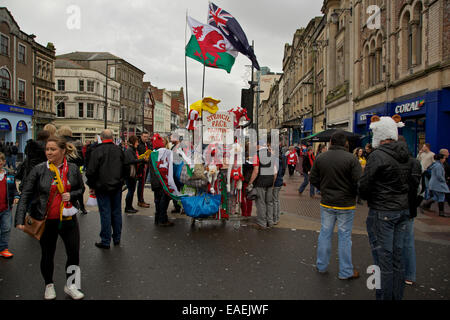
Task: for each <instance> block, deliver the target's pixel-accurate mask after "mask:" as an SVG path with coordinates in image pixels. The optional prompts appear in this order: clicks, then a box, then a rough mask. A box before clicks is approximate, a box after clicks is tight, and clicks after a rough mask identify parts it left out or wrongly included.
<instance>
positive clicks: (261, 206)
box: [247, 137, 277, 230]
mask: <svg viewBox="0 0 450 320" xmlns="http://www.w3.org/2000/svg"><path fill="white" fill-rule="evenodd" d="M269 138H270V137H269ZM252 162H253V163H252V164H253V172H252V176H251V178H250V181H249V185H248V187H247V190H248V191H249V192H251V191H252V189H253V188H255V189H256V194H257V198H256V213H257V218H256V225H255V227H256V228H257V229H258V230H266V229H267V228H272V227H273V225H274V221H273V186H274V184H275V179H276V173H277V172H276V166H275V157H273V156H272V153H271V150H270V140H269V139H268V141H267V145H264V144H262V143H261V142H260V144H259V145H258V151H257V154H256V155H254V157H253V160H252Z"/></svg>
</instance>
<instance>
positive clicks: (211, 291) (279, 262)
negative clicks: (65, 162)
mask: <svg viewBox="0 0 450 320" xmlns="http://www.w3.org/2000/svg"><path fill="white" fill-rule="evenodd" d="M302 181H303V177H301V176H300V175H299V174H297V173H296V175H295V176H294V177H292V178H289V177H288V176H286V178H285V182H286V184H287V186H286V187H284V188H283V190H282V193H281V195H282V196H281V199H282V202H281V210H282V212H283V213H282V215H281V222H280V224H279V225H278V226H276V227H275V228H273V229H271V230H268V231H266V230H264V231H260V230H256V229H254V228H252V227H251V225H252V223H253V222H252V220H253V218H254V216H255V215H256V211H255V209H254V211H253V217H251V218H250V219H249V220H242V221H240V223H239V224H238V223H237V222H236V221H228V222H221V221H211V220H207V221H196V222H195V223H194V224H193V225H192V220H191V218H189V217H186V216H185V215H181V214H169V216H170V217H171V218H172V219H174V221H175V226H174V227H171V228H161V227H156V226H155V225H154V204H153V193H152V192H151V189H149V188H146V189H145V200H146V201H147V202H149V203H150V204H151V207H150V208H148V209H144V208H138V209H139V212H138V213H137V214H133V215H131V214H129V215H127V214H124V215H123V231H122V241H121V244H120V246H116V247H114V246H112V247H111V249H110V250H101V249H98V248H96V247H95V246H94V243H95V242H96V241H98V240H99V236H98V234H99V232H100V219H99V214H98V209H97V208H92V207H88V210H89V214H88V215H84V216H79V223H80V232H81V249H80V268H81V291H83V292H84V293H85V299H86V300H230V299H233V300H315V299H318V300H336V299H337V300H344V299H345V300H375V292H374V291H372V290H369V289H368V287H367V280H368V279H369V277H370V274H367V273H366V270H367V268H368V267H369V266H370V265H372V264H373V263H372V257H371V252H370V247H369V242H368V239H367V234H366V232H365V218H366V216H367V210H368V209H367V206H365V205H362V206H358V209H357V212H356V214H355V223H354V229H353V231H354V232H353V237H352V242H353V264H354V267H355V268H356V269H357V270H359V272H360V274H361V277H360V278H359V279H356V280H344V281H343V280H339V279H338V277H337V276H338V257H337V234H335V235H334V238H333V251H332V256H331V263H330V266H329V269H328V271H329V272H328V274H325V275H321V274H319V273H317V272H316V271H315V259H316V250H317V239H318V236H319V230H320V214H319V202H320V196H316V197H315V198H310V197H309V189H307V190H306V191H305V192H304V193H303V195H302V196H299V194H298V191H297V189H298V187H299V185H300V184H301V182H302ZM125 195H126V192H124V194H123V196H125ZM85 196H86V198H87V193H86V195H85ZM172 209H173V205H172V204H171V205H170V206H169V212H170V211H171V210H172ZM446 210H448V208H446ZM436 216H437V214H436V213H433V212H429V213H427V214H426V215H422V214H419V217H418V218H417V219H416V235H417V236H416V253H417V283H416V284H414V285H413V286H407V287H406V289H405V296H404V299H405V300H416V299H420V300H449V299H450V283H449V282H450V270H449V268H448V266H449V262H450V250H449V249H450V241H449V240H450V239H449V235H450V233H449V229H450V223H449V220H450V219H447V220H445V219H444V218H439V217H436ZM10 250H11V251H12V252H13V253H14V254H15V256H14V258H13V259H11V260H4V259H1V260H0V300H40V299H43V294H44V282H43V280H42V277H41V274H40V268H39V263H40V256H41V253H40V246H39V242H38V241H36V240H34V239H32V238H30V237H29V236H27V235H25V234H23V233H22V232H19V231H18V230H13V232H12V235H11V241H10ZM65 259H66V257H65V253H64V247H63V243H62V241H61V240H59V242H58V248H57V252H56V257H55V272H54V281H55V287H56V293H57V299H58V300H66V299H67V300H68V299H70V298H68V297H67V296H66V295H65V294H64V292H63V287H64V284H65V270H64V268H65Z"/></svg>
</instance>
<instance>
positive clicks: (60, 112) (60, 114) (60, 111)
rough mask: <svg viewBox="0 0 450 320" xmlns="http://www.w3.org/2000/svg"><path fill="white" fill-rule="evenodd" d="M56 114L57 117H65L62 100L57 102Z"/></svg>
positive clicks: (64, 107)
mask: <svg viewBox="0 0 450 320" xmlns="http://www.w3.org/2000/svg"><path fill="white" fill-rule="evenodd" d="M56 115H57V117H58V118H65V116H66V105H65V103H64V102H60V103H58V106H57V107H56Z"/></svg>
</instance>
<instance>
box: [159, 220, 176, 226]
mask: <svg viewBox="0 0 450 320" xmlns="http://www.w3.org/2000/svg"><path fill="white" fill-rule="evenodd" d="M174 225H175V223H173V222H172V221H167V222H165V223H159V224H158V226H160V227H173V226H174Z"/></svg>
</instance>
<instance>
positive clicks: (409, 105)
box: [389, 89, 450, 156]
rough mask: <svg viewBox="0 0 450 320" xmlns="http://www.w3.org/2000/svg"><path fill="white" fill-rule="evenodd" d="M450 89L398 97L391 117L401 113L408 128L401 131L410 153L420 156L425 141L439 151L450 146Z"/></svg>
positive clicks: (391, 107)
mask: <svg viewBox="0 0 450 320" xmlns="http://www.w3.org/2000/svg"><path fill="white" fill-rule="evenodd" d="M449 99H450V89H443V90H439V91H432V92H427V93H421V94H418V95H416V96H414V95H412V96H409V97H407V98H403V99H402V98H399V99H396V100H394V101H393V102H392V103H391V105H390V114H389V115H390V116H393V115H395V114H398V115H400V116H401V117H402V121H403V122H404V123H405V127H404V128H401V129H400V130H399V133H400V134H401V135H403V136H404V137H405V139H406V142H407V144H408V148H409V150H410V152H411V153H412V154H413V155H414V156H417V154H418V153H419V150H420V148H421V147H422V145H423V144H424V143H429V144H431V150H432V151H433V152H435V153H437V152H439V150H440V149H443V148H446V149H449V148H450V126H449V124H450V100H449Z"/></svg>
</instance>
